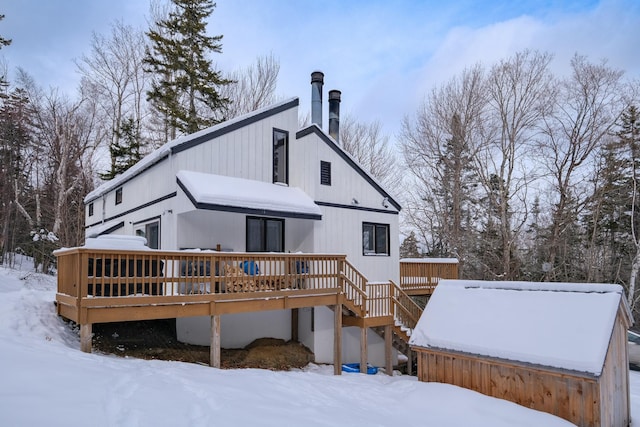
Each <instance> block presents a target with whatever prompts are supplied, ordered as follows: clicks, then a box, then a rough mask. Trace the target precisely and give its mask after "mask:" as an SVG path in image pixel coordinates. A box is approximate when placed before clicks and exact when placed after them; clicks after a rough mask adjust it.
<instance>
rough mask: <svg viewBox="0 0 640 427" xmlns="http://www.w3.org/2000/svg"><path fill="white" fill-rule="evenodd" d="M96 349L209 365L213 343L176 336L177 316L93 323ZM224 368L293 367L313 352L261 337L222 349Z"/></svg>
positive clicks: (298, 366)
mask: <svg viewBox="0 0 640 427" xmlns="http://www.w3.org/2000/svg"><path fill="white" fill-rule="evenodd" d="M93 333H94V336H93V346H94V349H95V350H96V351H101V352H103V353H110V354H115V355H118V356H122V357H135V358H139V359H157V360H177V361H182V362H190V363H199V364H203V365H209V346H199V345H190V344H184V343H181V342H178V340H177V339H176V330H175V320H145V321H134V322H114V323H101V324H94V325H93ZM220 358H221V367H222V368H262V369H271V370H289V369H292V368H302V367H304V366H306V365H307V364H308V363H309V362H312V361H313V353H312V352H311V351H310V350H309V349H308V348H307V347H305V346H303V345H302V344H300V343H297V342H293V341H288V342H285V341H284V340H281V339H276V338H261V339H259V340H256V341H254V342H252V343H251V344H249V345H248V346H247V347H245V348H242V349H221V351H220Z"/></svg>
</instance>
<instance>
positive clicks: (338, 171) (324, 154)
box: [291, 133, 397, 212]
mask: <svg viewBox="0 0 640 427" xmlns="http://www.w3.org/2000/svg"><path fill="white" fill-rule="evenodd" d="M331 144H333V142H332V141H327V140H326V137H325V138H324V139H323V137H321V136H319V135H318V134H316V133H309V134H307V135H305V136H303V137H301V138H299V139H296V140H295V141H294V143H293V144H292V146H295V148H292V150H291V152H292V154H295V159H296V165H295V171H294V172H293V173H294V174H295V175H293V174H292V182H293V185H294V186H296V187H300V188H301V189H302V190H303V191H304V192H305V193H307V194H308V195H309V196H310V197H312V198H313V199H314V200H316V201H319V202H328V203H336V204H341V205H347V206H350V205H353V199H356V200H357V201H358V205H357V206H359V207H364V208H371V209H380V210H388V211H389V212H397V210H396V209H395V208H394V207H393V206H391V205H389V206H388V207H387V208H385V207H384V206H383V203H382V202H383V199H384V197H385V196H384V195H383V194H381V193H380V192H379V191H378V190H377V189H376V188H374V187H373V186H372V185H371V184H370V183H369V182H368V181H367V180H366V179H365V178H364V177H363V175H362V174H361V173H360V172H359V171H358V170H356V169H355V168H354V167H353V166H352V165H350V164H349V163H348V162H347V161H346V160H345V159H344V158H343V157H342V156H341V155H340V154H338V152H336V149H335V148H332V146H331ZM320 161H326V162H330V163H331V185H322V184H320ZM298 162H301V166H302V167H299V165H298Z"/></svg>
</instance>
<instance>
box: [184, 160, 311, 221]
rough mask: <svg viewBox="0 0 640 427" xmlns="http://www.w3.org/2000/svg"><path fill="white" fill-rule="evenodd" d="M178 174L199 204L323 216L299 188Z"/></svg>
mask: <svg viewBox="0 0 640 427" xmlns="http://www.w3.org/2000/svg"><path fill="white" fill-rule="evenodd" d="M176 176H177V178H178V179H179V180H180V182H181V183H182V185H184V187H185V188H186V189H187V190H188V191H189V193H190V194H191V195H192V196H193V198H194V199H195V200H196V201H197V202H198V203H203V204H213V205H221V206H233V207H243V208H250V209H265V210H270V211H279V212H291V213H302V214H307V215H317V216H321V215H322V211H321V210H320V207H319V206H318V205H316V204H315V202H314V201H313V199H311V197H309V196H308V195H307V194H306V193H305V192H304V191H302V190H301V189H299V188H296V187H288V186H285V185H279V184H272V183H269V182H263V181H255V180H249V179H243V178H236V177H230V176H223V175H214V174H209V173H202V172H192V171H184V170H181V171H179V172H178V173H177V175H176Z"/></svg>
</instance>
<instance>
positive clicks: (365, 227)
mask: <svg viewBox="0 0 640 427" xmlns="http://www.w3.org/2000/svg"><path fill="white" fill-rule="evenodd" d="M323 77H324V76H323V74H322V73H321V72H314V73H313V74H312V82H311V83H312V121H313V123H312V124H311V125H309V126H307V127H304V128H303V129H298V106H299V105H298V104H299V101H298V98H292V99H288V100H285V101H283V102H279V103H277V104H275V105H272V106H270V107H267V108H263V109H260V110H257V111H255V112H253V113H250V114H247V115H244V116H241V117H238V118H235V119H233V120H229V121H227V122H224V123H221V124H219V125H216V126H213V127H210V128H208V129H205V130H202V131H200V132H197V133H194V134H192V135H186V136H183V137H180V138H178V139H176V140H174V141H171V142H169V143H167V144H165V145H164V146H162V147H161V148H159V149H157V150H156V151H154V152H152V153H151V154H149V155H148V156H146V157H145V158H144V159H142V160H141V161H140V162H139V163H137V164H136V165H135V166H133V167H132V168H131V169H129V170H127V171H126V172H125V173H123V174H122V175H120V176H118V177H116V178H115V179H113V180H111V181H108V182H105V183H104V184H102V185H101V186H100V187H98V188H97V189H96V190H94V191H92V192H91V193H90V194H88V195H87V196H86V198H85V204H86V222H85V223H86V224H87V227H86V237H96V236H99V235H104V234H123V235H138V236H144V237H146V239H147V242H148V245H149V247H151V248H157V249H163V250H176V249H187V248H189V249H193V248H201V249H214V248H217V247H219V248H222V250H223V251H236V252H245V251H246V252H305V253H337V254H346V255H347V259H348V260H349V261H350V262H351V264H353V265H354V266H355V267H356V268H357V269H358V270H359V271H361V272H362V273H363V274H364V275H365V276H366V277H367V279H368V280H370V281H388V280H389V279H391V280H394V281H396V283H397V282H398V280H399V257H398V249H399V237H398V236H399V230H398V213H399V211H400V209H401V207H400V204H399V203H398V202H397V201H396V200H395V199H394V197H392V196H391V195H390V194H389V192H387V191H386V190H385V189H384V188H383V187H382V186H381V185H380V183H378V182H377V181H376V180H375V179H374V178H373V177H372V176H371V175H370V174H368V173H367V172H366V171H365V170H364V169H363V168H362V167H361V166H360V165H359V164H358V163H357V162H356V161H355V160H354V159H353V158H352V157H351V156H350V155H349V154H348V153H347V152H345V151H344V150H343V149H342V147H341V146H340V144H339V142H338V133H339V132H338V124H339V103H340V92H339V91H331V92H330V93H329V100H330V102H329V104H330V105H329V114H330V116H329V128H330V130H331V132H330V133H329V132H326V131H325V130H323V129H322V128H321V126H322V86H323ZM299 316H300V321H299V324H300V332H299V336H300V341H301V342H303V343H304V344H305V345H307V346H308V347H309V348H310V349H311V350H312V351H314V353H315V355H316V361H317V362H331V361H332V339H333V313H332V312H331V311H330V310H329V309H328V308H326V307H315V308H313V309H310V308H309V309H302V310H301V312H300V313H299ZM290 317H291V316H290V313H289V311H288V310H285V311H282V312H280V311H278V312H259V313H248V314H237V315H236V314H234V315H225V316H223V317H222V329H223V331H224V333H223V334H222V345H223V346H224V347H240V346H244V345H246V344H248V343H249V342H251V341H252V340H253V339H255V338H258V337H265V336H271V337H277V338H283V339H290V334H291V332H290V328H289V327H288V326H286V325H288V324H289V319H290ZM208 328H209V319H208V318H207V319H200V318H187V319H178V322H177V331H178V339H180V340H182V341H185V342H189V343H194V344H206V345H208V344H209V337H210V334H209V331H208ZM349 329H352V328H345V331H344V332H343V355H344V360H346V361H358V360H359V359H358V357H359V354H360V353H359V351H360V350H359V332H358V331H357V330H356V329H357V328H353V329H354V330H353V331H351V332H350V331H349ZM370 334H371V333H370ZM352 338H353V339H352ZM368 342H369V354H370V355H371V357H370V362H371V363H377V364H382V363H383V362H382V361H383V357H384V351H383V347H384V343H383V341H382V339H380V338H379V337H378V336H377V335H375V334H371V336H370V337H369V340H368Z"/></svg>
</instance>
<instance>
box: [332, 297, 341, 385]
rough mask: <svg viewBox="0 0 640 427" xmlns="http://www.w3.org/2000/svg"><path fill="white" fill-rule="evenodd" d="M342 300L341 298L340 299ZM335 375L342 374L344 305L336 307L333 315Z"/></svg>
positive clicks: (339, 304)
mask: <svg viewBox="0 0 640 427" xmlns="http://www.w3.org/2000/svg"><path fill="white" fill-rule="evenodd" d="M338 298H340V297H338ZM333 374H334V375H341V374H342V304H341V303H338V304H336V305H335V306H334V314H333Z"/></svg>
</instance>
